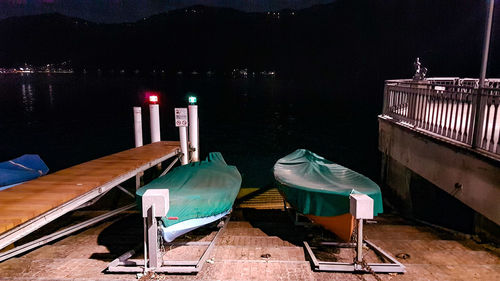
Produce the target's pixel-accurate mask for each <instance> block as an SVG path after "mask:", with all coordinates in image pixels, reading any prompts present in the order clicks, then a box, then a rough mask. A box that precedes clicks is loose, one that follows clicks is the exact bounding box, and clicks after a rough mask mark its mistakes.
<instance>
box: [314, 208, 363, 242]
mask: <svg viewBox="0 0 500 281" xmlns="http://www.w3.org/2000/svg"><path fill="white" fill-rule="evenodd" d="M305 216H306V217H307V218H308V219H310V220H311V221H312V222H314V223H317V224H319V225H321V226H322V227H323V228H325V229H326V230H328V231H330V232H332V233H334V234H335V235H337V237H339V238H340V239H341V240H342V241H344V242H348V241H350V240H351V236H352V233H353V231H354V224H355V220H354V217H353V216H352V215H351V214H343V215H338V216H332V217H322V216H315V215H305Z"/></svg>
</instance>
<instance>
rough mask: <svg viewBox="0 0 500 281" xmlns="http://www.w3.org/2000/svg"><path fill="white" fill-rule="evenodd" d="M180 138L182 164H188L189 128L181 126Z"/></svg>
mask: <svg viewBox="0 0 500 281" xmlns="http://www.w3.org/2000/svg"><path fill="white" fill-rule="evenodd" d="M179 138H180V142H181V152H182V158H181V164H182V165H186V164H188V163H189V151H188V140H187V128H186V127H179Z"/></svg>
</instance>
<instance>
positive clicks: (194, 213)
mask: <svg viewBox="0 0 500 281" xmlns="http://www.w3.org/2000/svg"><path fill="white" fill-rule="evenodd" d="M240 186H241V175H240V173H239V172H238V170H237V169H236V167H234V166H229V165H227V164H226V162H225V161H224V158H223V157H222V155H221V154H220V153H217V152H215V153H214V152H213V153H210V154H209V156H208V157H207V159H206V160H203V161H200V162H194V163H190V164H187V165H183V166H180V167H177V168H175V169H173V170H172V171H170V172H169V173H167V174H166V175H164V176H162V177H160V178H157V179H155V180H153V181H152V182H151V183H149V184H147V185H145V186H143V187H142V188H140V189H139V190H137V192H136V194H137V195H138V196H137V197H138V205H140V204H141V198H142V195H143V194H144V193H145V192H146V190H148V189H168V190H169V205H170V206H169V210H168V213H167V215H166V216H165V217H162V218H161V219H160V221H161V226H160V229H161V232H162V236H163V238H164V239H165V240H166V241H167V242H171V241H173V240H174V239H175V238H177V237H178V236H180V235H182V234H185V233H187V232H189V231H191V230H194V229H196V228H198V227H201V226H203V225H206V224H209V223H211V222H214V221H216V220H218V219H220V218H222V217H224V216H225V215H226V214H228V213H229V212H230V211H231V209H232V207H233V204H234V200H235V199H236V196H237V195H238V192H239V190H240Z"/></svg>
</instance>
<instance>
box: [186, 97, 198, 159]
mask: <svg viewBox="0 0 500 281" xmlns="http://www.w3.org/2000/svg"><path fill="white" fill-rule="evenodd" d="M189 103H190V105H189V106H188V108H189V142H190V143H191V147H192V148H194V151H193V153H192V154H191V161H192V162H198V161H200V144H199V140H200V138H199V135H198V132H199V126H198V105H196V97H193V96H191V97H189Z"/></svg>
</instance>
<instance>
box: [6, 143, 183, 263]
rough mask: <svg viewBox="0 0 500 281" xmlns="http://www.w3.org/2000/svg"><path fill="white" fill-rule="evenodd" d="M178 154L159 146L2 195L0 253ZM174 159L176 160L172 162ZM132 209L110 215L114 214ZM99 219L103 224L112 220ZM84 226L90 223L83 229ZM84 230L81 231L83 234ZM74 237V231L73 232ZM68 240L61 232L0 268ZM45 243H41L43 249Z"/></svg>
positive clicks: (117, 155)
mask: <svg viewBox="0 0 500 281" xmlns="http://www.w3.org/2000/svg"><path fill="white" fill-rule="evenodd" d="M179 154H180V144H179V142H174V141H161V142H156V143H152V144H148V145H145V146H141V147H138V148H133V149H129V150H125V151H122V152H118V153H115V154H112V155H109V156H105V157H102V158H99V159H96V160H92V161H89V162H85V163H82V164H79V165H76V166H73V167H70V168H67V169H64V170H61V171H58V172H55V173H53V174H49V175H47V176H44V177H41V178H38V179H35V180H32V181H29V182H26V183H23V184H20V185H17V186H14V187H12V188H9V189H6V190H1V191H0V250H1V249H4V248H5V247H7V246H9V245H11V244H12V243H14V242H16V241H17V240H19V239H21V238H22V237H24V236H26V235H28V234H30V233H32V232H33V231H35V230H37V229H39V228H41V227H42V226H44V225H46V224H47V223H49V222H51V221H53V220H55V219H57V218H59V217H60V216H62V215H64V214H66V213H68V212H70V211H72V210H75V209H78V208H81V207H84V206H87V205H89V204H91V203H93V202H95V201H96V200H98V199H99V198H100V197H101V196H102V195H104V194H105V193H106V192H108V191H109V190H111V189H112V188H113V187H116V186H118V187H119V188H121V187H120V186H119V184H121V183H123V182H124V181H126V180H128V179H130V178H132V177H135V176H136V175H138V174H140V173H141V172H143V171H145V170H147V169H148V168H151V167H153V166H155V165H157V164H160V163H162V162H163V161H165V160H168V159H170V158H174V157H176V156H178V155H179ZM175 159H177V158H175ZM134 205H135V204H130V205H128V206H125V207H122V208H120V209H117V210H115V211H112V212H110V214H111V215H113V214H117V213H119V212H121V211H124V210H126V209H130V208H132V207H133V206H134ZM110 214H108V215H103V217H102V218H101V219H103V218H106V216H107V217H109V216H110ZM94 223H95V220H94ZM87 225H88V223H87ZM82 227H84V226H80V228H82ZM72 228H73V231H76V230H75V228H76V227H75V226H72ZM67 234H69V233H68V232H61V233H59V234H56V235H55V236H52V238H43V239H42V240H43V241H41V240H40V241H38V240H37V241H33V243H32V242H30V243H28V244H29V245H26V246H24V245H23V246H20V247H17V248H14V249H11V250H9V251H6V252H3V253H0V262H1V261H2V260H5V259H8V258H10V257H12V256H15V255H18V254H19V253H22V252H24V251H27V250H29V249H31V248H34V247H37V246H39V245H42V244H44V243H47V242H48V239H52V240H54V239H56V238H53V237H60V236H63V235H67ZM42 242H43V243H42Z"/></svg>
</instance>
